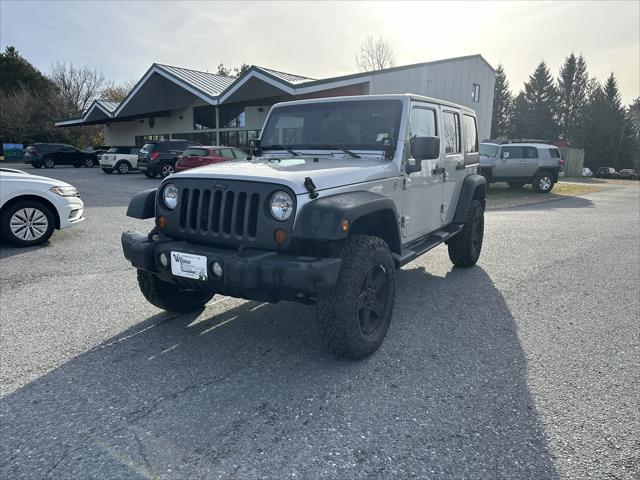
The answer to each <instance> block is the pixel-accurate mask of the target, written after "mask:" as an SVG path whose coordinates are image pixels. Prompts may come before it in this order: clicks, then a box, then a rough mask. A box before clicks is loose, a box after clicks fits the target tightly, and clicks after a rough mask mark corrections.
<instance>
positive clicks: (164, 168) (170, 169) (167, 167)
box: [160, 162, 176, 178]
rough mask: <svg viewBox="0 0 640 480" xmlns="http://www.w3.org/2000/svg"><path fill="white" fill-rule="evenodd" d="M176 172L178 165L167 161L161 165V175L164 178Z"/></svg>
mask: <svg viewBox="0 0 640 480" xmlns="http://www.w3.org/2000/svg"><path fill="white" fill-rule="evenodd" d="M174 173H176V167H175V166H174V165H173V164H172V163H169V162H165V163H163V164H162V165H160V176H161V177H162V178H167V177H168V176H169V175H173V174H174Z"/></svg>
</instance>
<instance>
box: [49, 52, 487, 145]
mask: <svg viewBox="0 0 640 480" xmlns="http://www.w3.org/2000/svg"><path fill="white" fill-rule="evenodd" d="M494 83H495V70H494V69H493V68H492V67H491V65H490V64H489V63H488V62H487V61H486V60H485V59H484V58H483V57H482V56H481V55H470V56H465V57H457V58H451V59H445V60H437V61H433V62H425V63H418V64H413V65H404V66H399V67H393V68H386V69H383V70H376V71H371V72H363V73H356V74H352V75H344V76H340V77H332V78H326V79H321V80H318V79H313V78H309V77H305V76H302V75H295V74H291V73H284V72H280V71H276V70H272V69H268V68H263V67H258V66H251V68H249V69H248V70H247V71H246V72H244V73H243V74H242V75H240V76H239V77H238V78H229V77H225V76H222V75H216V74H213V73H209V72H202V71H198V70H191V69H187V68H180V67H173V66H169V65H162V64H158V63H154V64H153V65H152V66H151V67H150V68H149V70H147V72H146V73H145V74H144V76H143V77H142V78H141V79H140V80H139V81H138V82H137V83H136V85H135V87H134V88H133V89H132V90H131V92H130V93H129V94H128V95H127V97H126V98H125V99H124V100H123V101H122V102H121V103H112V102H105V101H101V100H97V101H95V102H93V104H92V105H91V106H90V107H89V109H88V110H87V111H86V112H85V114H84V116H83V117H82V118H79V119H74V120H65V121H61V122H57V123H56V126H57V127H70V126H78V125H104V134H105V143H106V144H107V145H136V146H142V145H143V144H144V143H145V141H148V140H169V139H185V140H192V141H195V142H198V143H200V144H202V145H229V146H236V147H241V148H242V147H246V146H248V144H249V141H251V140H252V139H254V138H258V136H259V135H260V129H261V128H262V125H263V123H264V120H265V118H266V116H267V113H268V112H269V109H270V107H271V106H272V105H273V104H275V103H277V102H282V101H287V100H298V99H304V98H319V97H332V96H341V95H366V94H389V93H414V94H418V95H426V96H429V97H434V98H438V99H441V100H447V101H450V102H454V103H458V104H461V105H465V106H467V107H470V108H472V109H473V110H475V111H476V113H477V116H478V135H479V137H480V140H482V139H485V138H490V136H491V135H490V134H491V112H492V108H493V88H494Z"/></svg>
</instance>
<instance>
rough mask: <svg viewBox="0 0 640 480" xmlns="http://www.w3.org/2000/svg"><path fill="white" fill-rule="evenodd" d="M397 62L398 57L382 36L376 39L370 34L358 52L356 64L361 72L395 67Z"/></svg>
mask: <svg viewBox="0 0 640 480" xmlns="http://www.w3.org/2000/svg"><path fill="white" fill-rule="evenodd" d="M395 64H396V57H395V55H394V53H393V49H392V48H391V45H389V44H388V43H387V42H385V41H384V39H383V38H382V37H378V38H377V39H375V38H373V37H372V36H371V35H368V36H367V38H365V39H364V42H362V44H361V45H360V50H359V52H358V53H357V54H356V65H357V66H358V70H360V71H361V72H370V71H372V70H382V69H383V68H389V67H393V66H395Z"/></svg>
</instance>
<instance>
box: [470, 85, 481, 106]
mask: <svg viewBox="0 0 640 480" xmlns="http://www.w3.org/2000/svg"><path fill="white" fill-rule="evenodd" d="M471 100H473V101H474V102H479V101H480V85H478V84H477V83H474V84H473V90H471Z"/></svg>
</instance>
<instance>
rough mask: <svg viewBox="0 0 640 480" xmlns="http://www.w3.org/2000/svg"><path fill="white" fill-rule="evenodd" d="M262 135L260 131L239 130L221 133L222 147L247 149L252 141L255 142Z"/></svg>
mask: <svg viewBox="0 0 640 480" xmlns="http://www.w3.org/2000/svg"><path fill="white" fill-rule="evenodd" d="M259 135H260V130H238V131H235V132H234V131H231V132H220V145H224V146H226V147H238V148H247V147H248V146H249V141H250V140H255V139H256V138H258V136H259Z"/></svg>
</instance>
